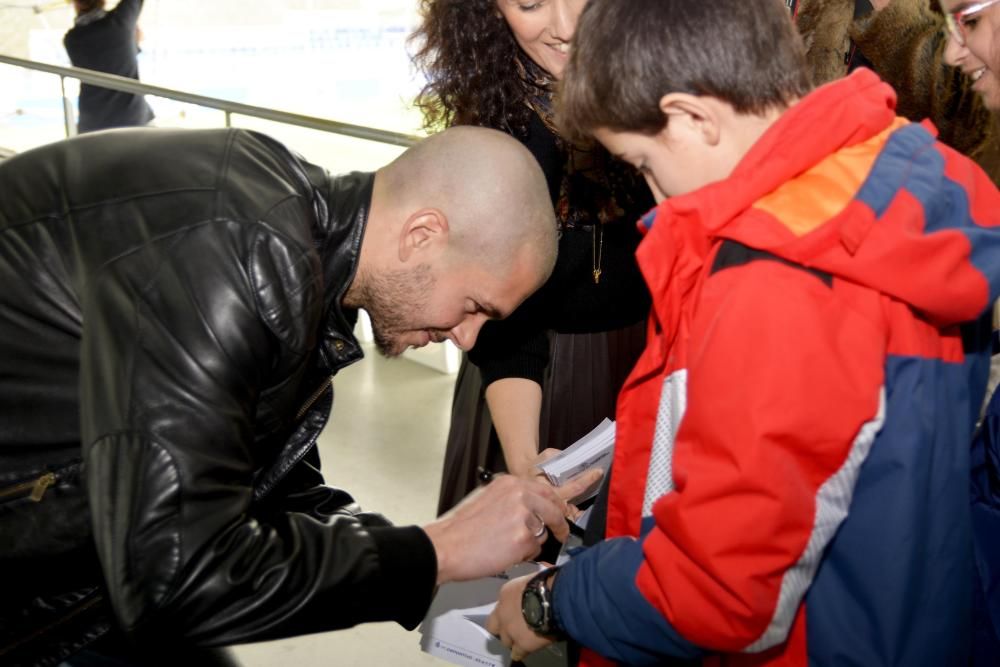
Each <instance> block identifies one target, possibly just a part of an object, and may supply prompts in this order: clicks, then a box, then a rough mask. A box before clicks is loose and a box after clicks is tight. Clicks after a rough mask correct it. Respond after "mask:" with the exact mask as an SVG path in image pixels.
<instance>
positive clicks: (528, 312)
mask: <svg viewBox="0 0 1000 667" xmlns="http://www.w3.org/2000/svg"><path fill="white" fill-rule="evenodd" d="M584 4H585V2H584V1H583V0H548V1H546V2H542V3H535V4H533V5H530V6H528V5H524V4H523V3H518V2H513V1H512V0H423V1H422V3H421V10H422V15H423V23H422V25H421V27H420V28H419V30H418V31H417V32H416V33H415V35H414V38H413V41H414V43H416V44H419V50H418V51H417V52H416V54H415V61H416V63H417V65H418V66H419V67H420V68H421V69H422V70H423V72H424V74H425V75H426V77H427V81H428V84H427V86H426V88H425V89H424V90H423V91H422V93H421V95H420V97H419V98H418V105H419V106H420V107H421V108H422V109H423V111H424V114H425V121H426V123H427V125H428V127H429V128H436V127H441V126H450V125H480V126H484V127H490V128H495V129H499V130H502V131H504V132H507V133H509V134H511V135H512V136H514V137H515V138H517V139H518V140H519V141H521V142H522V143H523V144H524V145H525V146H527V147H528V149H529V150H530V151H531V152H532V154H533V155H534V156H535V158H536V159H537V160H538V162H539V164H540V165H541V166H542V170H543V171H544V172H545V175H546V180H547V181H548V185H549V191H550V193H551V196H552V200H553V202H554V204H555V209H556V216H557V218H558V221H559V229H560V232H561V235H560V239H559V256H558V260H557V262H556V268H555V271H554V272H553V275H552V278H551V279H550V280H549V281H548V283H546V285H545V286H544V287H543V288H542V289H541V290H539V292H538V293H536V294H535V295H534V296H533V297H531V298H530V299H529V300H528V301H527V302H525V304H524V305H523V306H522V307H521V308H519V309H518V311H517V312H516V313H514V315H513V316H512V317H510V318H508V319H507V320H506V321H505V322H503V323H496V324H494V323H491V324H489V325H488V326H485V327H484V328H483V332H482V335H481V336H480V338H479V340H478V341H477V343H476V347H475V348H474V349H473V350H472V351H471V352H470V353H469V355H468V358H467V359H463V363H462V366H461V368H460V370H459V376H458V380H457V383H456V389H455V396H454V405H453V408H452V420H451V430H450V432H449V436H448V443H447V448H446V453H445V461H444V472H443V475H442V481H441V493H440V498H439V505H438V510H439V512H444V511H446V510H447V509H448V508H450V507H452V506H454V505H455V504H456V503H457V502H458V501H459V500H461V498H462V497H464V496H465V495H466V494H467V493H469V492H470V491H471V490H472V489H473V488H475V485H476V472H477V468H480V467H481V468H485V469H487V470H509V471H510V472H511V473H512V474H515V475H519V476H522V477H533V476H535V474H536V469H535V466H534V464H535V462H536V458H537V457H538V456H539V450H546V449H550V448H551V449H563V448H565V447H566V446H568V445H570V444H572V443H573V442H574V441H576V440H577V439H579V438H580V437H581V436H583V435H585V434H586V433H588V432H589V431H590V430H592V429H593V428H594V427H595V426H597V425H598V424H599V423H600V422H601V421H602V420H603V419H604V418H606V417H614V408H615V399H616V397H617V395H618V390H619V388H620V387H621V385H622V383H623V382H624V381H625V378H626V376H627V375H628V373H629V371H630V370H631V368H632V365H633V363H634V362H635V360H636V358H637V357H638V355H639V353H640V352H641V351H642V347H643V343H644V340H645V338H644V332H645V329H644V326H645V325H644V320H645V317H646V314H647V313H648V309H649V293H648V290H647V288H646V285H645V283H644V282H643V280H642V276H641V275H640V273H639V270H638V267H637V265H636V261H635V257H634V253H635V249H636V246H637V245H638V243H639V240H640V237H639V233H638V230H637V228H636V224H635V223H636V221H637V220H638V219H639V217H640V216H641V215H642V214H643V213H645V212H646V211H647V210H648V209H649V208H651V207H652V206H653V199H652V197H651V196H650V195H649V191H648V189H647V188H646V186H645V184H644V183H643V180H642V178H641V177H640V175H639V174H638V172H637V171H635V170H634V169H633V168H632V167H630V166H628V165H626V164H624V163H622V162H619V161H617V160H615V159H613V158H612V157H611V156H610V155H609V154H608V153H607V152H606V151H605V150H603V149H602V148H601V147H600V146H598V145H597V144H596V142H595V143H592V144H590V145H587V146H579V145H574V144H572V143H570V142H568V141H565V140H564V139H563V138H562V137H560V136H559V133H558V132H557V130H556V129H555V126H554V123H553V120H552V118H553V108H554V104H555V99H554V92H555V88H556V85H557V82H558V80H559V78H560V77H561V75H562V68H563V66H564V64H565V61H566V57H567V53H568V48H569V44H570V42H571V41H572V38H573V32H574V29H575V26H576V19H577V17H578V15H579V13H580V11H581V10H582V8H583V6H584ZM497 324H498V325H499V326H498V325H497ZM470 360H471V362H472V364H471V365H470V363H469V361H470ZM546 454H547V452H546Z"/></svg>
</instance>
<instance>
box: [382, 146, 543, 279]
mask: <svg viewBox="0 0 1000 667" xmlns="http://www.w3.org/2000/svg"><path fill="white" fill-rule="evenodd" d="M379 174H380V175H381V176H382V177H383V178H384V179H385V184H386V186H387V188H388V191H389V192H390V193H391V196H392V198H393V201H394V203H395V206H394V207H395V208H396V209H397V211H399V210H403V211H406V210H410V211H415V210H418V209H422V208H436V209H438V210H440V211H441V212H442V213H444V215H445V217H446V218H447V220H448V225H449V237H450V247H451V251H452V253H453V254H454V253H456V252H457V253H459V254H460V259H461V260H463V261H473V262H477V263H479V264H482V265H484V266H489V267H496V268H502V267H504V266H506V265H507V264H509V263H510V262H512V261H513V260H514V259H515V258H516V257H518V256H520V254H521V252H522V251H523V250H524V249H530V250H532V255H533V256H534V259H535V260H536V261H537V262H538V266H539V268H540V269H541V270H542V271H543V272H544V275H545V276H548V275H549V273H551V271H552V266H553V265H554V263H555V255H556V221H555V213H554V212H553V210H552V201H551V199H550V196H549V192H548V188H547V187H546V183H545V177H544V174H543V173H542V170H541V168H540V167H539V166H538V163H537V161H536V160H535V158H534V156H532V155H531V153H529V152H528V150H527V149H526V148H525V147H524V146H522V145H521V144H520V143H519V142H518V141H517V140H515V139H513V138H512V137H510V136H508V135H506V134H504V133H502V132H498V131H496V130H489V129H485V128H479V127H453V128H450V129H447V130H445V131H443V132H440V133H438V134H435V135H433V136H431V137H428V138H427V139H424V140H423V141H421V142H420V143H418V144H416V145H415V146H413V147H412V148H410V149H409V150H407V151H406V152H405V153H403V154H402V155H401V156H400V157H399V158H397V159H396V160H395V161H394V162H392V163H391V164H389V165H387V166H386V167H384V168H383V169H382V170H381V171H380V172H379ZM455 259H459V258H455Z"/></svg>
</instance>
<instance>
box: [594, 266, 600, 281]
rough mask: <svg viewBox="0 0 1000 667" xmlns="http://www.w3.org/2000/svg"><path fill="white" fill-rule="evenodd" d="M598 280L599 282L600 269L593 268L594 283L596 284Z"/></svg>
mask: <svg viewBox="0 0 1000 667" xmlns="http://www.w3.org/2000/svg"><path fill="white" fill-rule="evenodd" d="M599 282H601V270H600V269H594V284H595V285H596V284H597V283H599Z"/></svg>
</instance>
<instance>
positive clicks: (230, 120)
mask: <svg viewBox="0 0 1000 667" xmlns="http://www.w3.org/2000/svg"><path fill="white" fill-rule="evenodd" d="M232 126H233V112H232V111H229V110H228V109H227V110H226V127H232Z"/></svg>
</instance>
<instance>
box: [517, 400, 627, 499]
mask: <svg viewBox="0 0 1000 667" xmlns="http://www.w3.org/2000/svg"><path fill="white" fill-rule="evenodd" d="M614 451H615V423H614V422H613V421H611V420H610V419H605V420H604V421H602V422H601V423H600V424H598V425H597V426H596V427H595V428H594V430H592V431H591V432H590V433H588V434H587V435H585V436H583V437H582V438H580V439H579V440H577V441H576V442H574V443H573V444H572V445H570V446H569V447H567V448H566V449H564V450H563V451H561V452H559V454H557V455H555V456H553V457H552V458H551V459H549V460H547V461H545V462H544V463H540V464H538V465H537V466H536V467H537V468H538V469H539V470H541V471H542V472H543V473H545V476H546V477H547V478H548V480H549V481H550V482H551V483H552V484H553V486H562V485H563V484H565V483H566V482H568V481H569V480H571V479H573V478H574V477H576V476H577V475H579V474H580V473H582V472H585V471H587V470H590V469H591V468H600V469H601V470H603V471H604V472H605V473H607V472H608V470H610V469H611V458H612V456H613V455H614ZM600 487H601V483H600V481H598V482H596V483H594V484H593V485H592V486H591V487H590V488H589V489H587V490H586V491H585V492H584V493H583V494H581V495H580V496H578V497H576V498H574V499H573V501H574V502H575V503H582V502H583V501H585V500H590V499H591V498H593V497H594V496H596V495H597V492H598V491H599V490H600Z"/></svg>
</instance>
